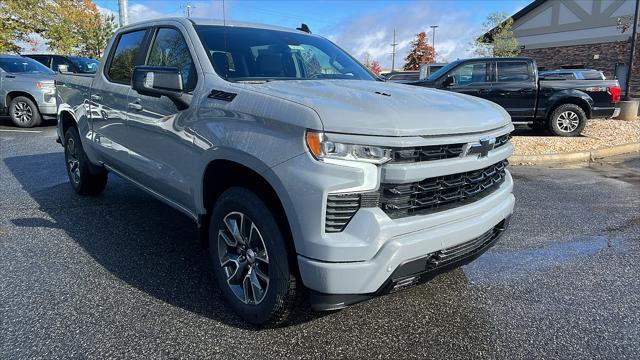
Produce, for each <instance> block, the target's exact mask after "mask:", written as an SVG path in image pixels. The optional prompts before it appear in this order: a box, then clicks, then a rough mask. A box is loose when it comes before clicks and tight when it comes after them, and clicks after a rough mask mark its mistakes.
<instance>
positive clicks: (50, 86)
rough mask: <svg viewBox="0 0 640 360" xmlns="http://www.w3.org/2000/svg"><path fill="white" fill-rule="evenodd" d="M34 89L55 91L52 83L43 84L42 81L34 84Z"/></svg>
mask: <svg viewBox="0 0 640 360" xmlns="http://www.w3.org/2000/svg"><path fill="white" fill-rule="evenodd" d="M36 87H37V88H38V89H45V90H55V89H56V85H55V84H54V83H53V82H44V81H39V82H38V83H36Z"/></svg>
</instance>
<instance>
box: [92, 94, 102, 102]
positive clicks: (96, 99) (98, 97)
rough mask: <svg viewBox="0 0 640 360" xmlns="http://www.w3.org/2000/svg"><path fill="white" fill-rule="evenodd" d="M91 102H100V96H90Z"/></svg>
mask: <svg viewBox="0 0 640 360" xmlns="http://www.w3.org/2000/svg"><path fill="white" fill-rule="evenodd" d="M91 100H93V101H102V96H100V95H98V94H91Z"/></svg>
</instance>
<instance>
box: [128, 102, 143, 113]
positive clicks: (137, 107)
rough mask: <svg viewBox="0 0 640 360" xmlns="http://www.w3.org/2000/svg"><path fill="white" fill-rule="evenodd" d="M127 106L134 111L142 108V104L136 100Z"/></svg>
mask: <svg viewBox="0 0 640 360" xmlns="http://www.w3.org/2000/svg"><path fill="white" fill-rule="evenodd" d="M128 106H129V109H131V110H135V111H140V110H142V105H140V103H137V102H132V103H129V105H128Z"/></svg>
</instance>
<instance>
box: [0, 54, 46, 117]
mask: <svg viewBox="0 0 640 360" xmlns="http://www.w3.org/2000/svg"><path fill="white" fill-rule="evenodd" d="M54 78H55V77H54V73H53V71H51V70H49V69H48V68H47V67H45V66H44V65H42V64H40V63H39V62H37V61H35V60H33V59H29V58H25V57H21V56H16V55H3V54H0V115H5V114H6V115H9V116H10V117H11V121H13V123H14V125H16V126H19V127H33V126H38V125H40V123H41V122H42V119H55V118H56V114H57V112H56V87H55V84H54Z"/></svg>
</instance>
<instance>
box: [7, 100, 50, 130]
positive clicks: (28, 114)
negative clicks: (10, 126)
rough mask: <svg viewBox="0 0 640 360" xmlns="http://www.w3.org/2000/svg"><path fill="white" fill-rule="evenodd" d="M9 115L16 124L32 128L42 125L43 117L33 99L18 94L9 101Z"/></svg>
mask: <svg viewBox="0 0 640 360" xmlns="http://www.w3.org/2000/svg"><path fill="white" fill-rule="evenodd" d="M9 116H11V121H13V123H14V124H15V125H16V126H19V127H23V128H30V127H34V126H38V125H40V123H41V122H42V117H41V116H40V111H38V107H37V106H36V104H34V102H33V101H31V99H29V98H28V97H25V96H18V97H16V98H14V99H13V100H11V102H10V103H9Z"/></svg>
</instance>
